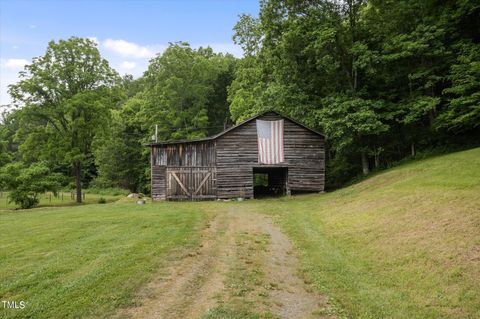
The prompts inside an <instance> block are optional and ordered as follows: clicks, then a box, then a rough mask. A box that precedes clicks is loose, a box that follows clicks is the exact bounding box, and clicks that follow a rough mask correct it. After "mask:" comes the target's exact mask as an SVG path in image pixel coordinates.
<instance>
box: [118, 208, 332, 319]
mask: <svg viewBox="0 0 480 319" xmlns="http://www.w3.org/2000/svg"><path fill="white" fill-rule="evenodd" d="M294 249H295V248H294V246H293V245H292V243H291V242H290V241H289V239H288V238H287V236H286V235H285V234H283V233H282V232H281V230H280V229H279V228H278V227H277V226H275V225H274V224H273V222H272V220H271V219H270V218H269V217H268V216H265V215H262V214H257V213H251V212H244V211H242V208H241V206H239V205H231V206H230V208H229V210H228V211H226V212H221V213H218V214H216V215H215V217H214V218H213V219H212V220H211V221H210V222H209V224H208V225H207V227H206V228H205V229H204V230H203V231H202V242H201V244H200V245H199V246H198V247H197V248H196V249H193V250H191V251H189V252H187V253H185V254H183V255H182V256H181V257H179V258H177V259H175V260H173V261H172V262H171V263H170V264H169V267H168V268H167V269H166V271H165V270H164V271H163V272H162V273H161V274H158V275H157V277H156V278H155V279H154V280H153V281H152V282H150V283H149V284H148V285H147V286H146V287H145V288H144V289H143V290H142V291H141V293H140V294H139V295H138V296H137V297H136V299H135V304H136V305H137V306H136V307H132V308H128V309H123V310H122V311H121V312H119V313H117V315H116V316H115V317H119V318H124V317H125V318H129V317H131V318H166V319H167V318H224V317H228V318H230V317H234V318H244V317H247V318H248V317H253V318H258V317H259V318H302V319H303V318H333V317H334V316H332V315H330V313H331V309H330V307H329V305H328V302H327V298H326V297H324V296H322V295H320V294H318V293H317V292H315V291H314V289H313V287H311V286H310V285H309V283H308V280H305V279H302V277H301V275H300V273H299V262H298V259H297V256H296V252H295V250H294Z"/></svg>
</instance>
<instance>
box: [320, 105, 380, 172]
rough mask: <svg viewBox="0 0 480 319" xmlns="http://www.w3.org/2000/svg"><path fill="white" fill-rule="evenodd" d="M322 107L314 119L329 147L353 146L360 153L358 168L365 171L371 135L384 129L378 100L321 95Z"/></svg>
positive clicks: (335, 148)
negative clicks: (322, 97) (322, 99)
mask: <svg viewBox="0 0 480 319" xmlns="http://www.w3.org/2000/svg"><path fill="white" fill-rule="evenodd" d="M324 103H325V105H326V106H325V107H324V108H323V109H321V110H320V111H318V119H319V122H320V123H321V125H322V127H323V129H324V131H325V134H326V135H327V136H328V137H329V140H330V142H331V145H332V148H333V149H334V150H335V151H337V152H339V153H342V152H345V151H346V150H352V149H353V150H354V151H356V152H358V153H359V154H360V159H361V163H362V172H363V174H364V175H366V174H368V173H369V171H370V169H369V164H368V157H367V155H368V153H369V152H372V151H375V150H373V149H372V139H373V138H374V137H376V136H379V135H380V134H382V133H384V132H386V131H387V130H388V128H389V127H388V125H387V124H385V123H384V121H382V118H381V117H380V116H379V113H380V112H379V109H381V108H382V107H383V105H382V102H381V101H370V100H364V99H361V98H351V97H348V96H336V97H329V98H325V100H324Z"/></svg>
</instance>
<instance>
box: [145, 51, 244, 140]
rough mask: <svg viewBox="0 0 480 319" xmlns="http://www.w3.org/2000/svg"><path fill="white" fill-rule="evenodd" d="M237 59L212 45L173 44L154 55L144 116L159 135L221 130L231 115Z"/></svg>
mask: <svg viewBox="0 0 480 319" xmlns="http://www.w3.org/2000/svg"><path fill="white" fill-rule="evenodd" d="M234 64H235V58H234V57H233V56H231V55H228V54H227V55H223V54H216V53H214V52H213V51H212V49H211V48H199V49H197V50H194V49H192V48H191V47H190V46H189V45H188V44H187V43H184V42H179V43H174V44H171V45H170V46H169V47H168V48H167V49H166V50H165V52H164V53H163V54H162V55H159V56H157V57H156V58H154V59H153V60H152V61H151V62H150V65H149V67H148V70H147V71H146V72H145V75H144V81H145V102H146V104H145V107H144V108H143V109H142V114H141V117H142V120H143V122H144V125H145V127H146V128H147V129H148V130H150V132H153V128H154V127H155V125H158V127H159V135H158V137H159V139H163V140H165V139H191V138H197V137H204V136H206V135H207V134H210V133H212V132H213V131H217V132H218V131H221V130H222V129H223V127H224V123H225V121H226V120H228V119H229V117H230V115H229V110H228V104H227V102H226V98H225V97H226V94H227V93H226V92H227V91H226V90H227V87H228V85H229V84H230V82H231V79H232V77H233V68H234Z"/></svg>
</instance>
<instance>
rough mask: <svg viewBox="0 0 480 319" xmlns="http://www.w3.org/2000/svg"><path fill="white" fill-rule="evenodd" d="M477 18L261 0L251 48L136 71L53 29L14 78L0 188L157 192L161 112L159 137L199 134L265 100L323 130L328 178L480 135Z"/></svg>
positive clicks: (24, 197)
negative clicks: (123, 69)
mask: <svg viewBox="0 0 480 319" xmlns="http://www.w3.org/2000/svg"><path fill="white" fill-rule="evenodd" d="M479 17H480V4H479V3H477V2H474V1H448V2H439V1H433V0H425V1H413V0H397V1H389V0H382V1H380V0H370V1H365V0H345V1H319V0H311V1H293V0H262V1H260V12H259V14H258V17H253V16H250V15H241V16H239V20H238V22H237V24H236V25H235V27H234V30H233V40H234V41H235V43H237V44H238V45H240V46H241V47H242V49H243V51H244V57H243V58H240V59H237V58H235V57H233V56H232V55H230V54H221V53H215V52H213V50H212V49H211V48H208V47H207V48H198V49H194V48H192V47H190V46H189V44H188V43H185V42H176V43H171V44H170V45H169V47H168V48H167V49H166V50H165V51H164V52H163V53H161V54H158V55H157V56H156V57H155V58H153V59H152V60H151V61H150V64H149V66H148V69H147V70H146V71H145V73H144V74H143V76H141V77H140V78H138V79H134V78H133V77H132V76H129V75H126V76H123V77H121V76H120V75H119V74H118V73H117V72H116V71H115V70H114V69H112V68H111V67H110V66H109V64H108V62H107V61H106V60H105V59H103V58H102V57H101V55H100V53H99V51H98V49H97V47H96V44H95V43H94V42H92V41H90V40H88V39H83V38H78V37H72V38H70V39H67V40H60V41H58V42H55V41H51V42H50V43H49V44H48V47H47V50H46V52H45V54H44V55H43V56H40V57H37V58H34V59H33V60H32V63H31V64H29V65H27V66H25V69H24V70H23V71H22V72H20V74H19V77H20V80H19V82H18V83H16V84H13V85H11V86H10V88H9V93H10V95H11V96H12V99H13V101H14V102H13V105H12V106H13V108H10V109H9V111H4V112H3V114H2V120H1V123H0V188H3V189H10V190H12V198H13V199H14V200H15V201H16V202H17V203H18V204H20V205H21V206H25V207H26V206H32V205H35V203H36V194H38V193H39V192H42V191H45V190H56V189H58V188H59V187H71V188H75V189H76V190H77V193H78V194H79V195H77V200H78V201H81V195H80V194H81V190H82V187H98V188H109V187H121V188H125V189H129V190H130V191H133V192H144V193H148V192H149V189H148V188H149V176H150V173H149V150H148V148H146V147H144V144H145V143H147V142H149V141H150V140H151V136H152V134H153V132H154V127H155V125H158V139H160V140H171V139H192V138H198V137H205V136H208V135H212V134H214V133H217V132H219V131H221V130H223V129H225V128H226V127H229V126H231V125H233V124H234V123H236V122H238V121H241V120H243V119H245V118H247V117H249V116H252V115H255V114H256V113H258V112H260V111H263V110H268V109H274V110H277V111H280V112H282V113H284V114H286V115H289V116H291V117H293V118H296V119H298V120H299V121H302V122H304V123H305V124H307V125H308V126H310V127H312V128H314V129H317V130H320V131H323V132H324V133H325V135H326V137H327V144H328V145H327V186H328V187H330V189H332V188H335V187H339V186H341V185H342V184H344V183H346V182H348V181H350V180H351V179H352V178H353V177H355V176H357V175H359V174H361V173H363V174H368V173H369V171H370V170H371V169H372V168H377V169H378V168H382V167H388V166H389V165H391V164H392V163H394V162H396V161H398V160H401V159H403V158H405V157H408V156H411V155H415V154H416V152H418V151H422V150H426V149H431V148H441V147H443V148H447V149H452V148H455V147H466V146H473V145H478V144H479V141H480V132H479V123H480V44H479V42H480V19H479ZM32 181H36V182H35V183H33V182H32ZM33 184H35V187H29V186H28V185H33Z"/></svg>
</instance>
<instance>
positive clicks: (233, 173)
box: [216, 113, 325, 198]
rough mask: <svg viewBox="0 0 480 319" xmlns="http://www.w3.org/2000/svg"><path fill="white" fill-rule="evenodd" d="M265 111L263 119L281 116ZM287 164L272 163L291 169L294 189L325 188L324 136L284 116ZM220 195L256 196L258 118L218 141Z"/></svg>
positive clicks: (218, 190)
mask: <svg viewBox="0 0 480 319" xmlns="http://www.w3.org/2000/svg"><path fill="white" fill-rule="evenodd" d="M282 118H283V117H281V116H280V115H278V114H276V113H266V114H264V115H263V116H260V117H258V119H260V120H270V121H273V120H279V119H282ZM284 121H285V127H284V130H285V131H284V152H285V163H282V164H277V165H270V166H281V167H287V168H288V187H289V189H290V190H291V191H316V192H317V191H318V192H320V191H323V190H324V185H325V150H324V147H325V145H324V138H323V137H322V136H320V135H318V134H315V133H314V132H312V131H310V130H307V129H306V128H304V127H302V126H300V125H298V124H296V123H294V122H292V121H290V120H288V119H284ZM216 150H217V159H216V163H217V196H218V197H219V198H234V197H246V198H253V175H252V174H253V167H259V166H268V165H262V164H259V163H258V146H257V129H256V120H255V119H254V120H252V121H250V122H247V123H245V124H243V125H241V126H239V127H237V128H235V129H233V130H231V131H229V132H227V133H226V134H224V135H222V136H220V137H218V138H217V140H216Z"/></svg>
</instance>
